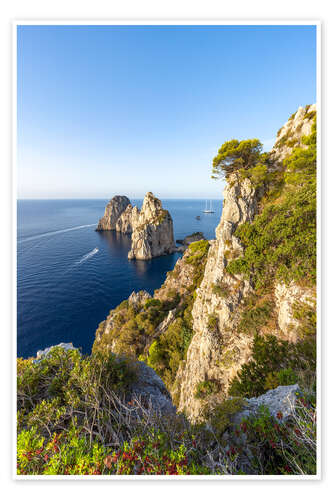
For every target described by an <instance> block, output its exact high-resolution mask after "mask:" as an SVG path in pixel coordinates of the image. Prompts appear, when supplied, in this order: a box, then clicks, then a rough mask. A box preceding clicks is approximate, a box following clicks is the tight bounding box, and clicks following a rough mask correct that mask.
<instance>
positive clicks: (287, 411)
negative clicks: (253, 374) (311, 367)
mask: <svg viewBox="0 0 333 500" xmlns="http://www.w3.org/2000/svg"><path fill="white" fill-rule="evenodd" d="M300 392H301V390H300V388H299V385H298V384H295V385H280V386H279V387H277V388H276V389H271V390H270V391H267V392H265V394H262V395H261V396H258V397H257V398H250V399H245V401H246V406H245V408H244V409H243V410H242V411H241V412H239V413H236V414H235V415H233V417H232V422H233V423H234V424H240V423H241V421H242V420H243V419H245V418H248V417H250V416H254V415H256V414H257V413H258V410H259V408H260V407H261V406H262V405H264V406H266V407H267V408H268V410H269V412H270V414H271V415H272V417H275V418H276V415H277V414H278V413H281V415H282V418H281V419H282V420H286V419H288V418H289V417H290V416H291V415H293V413H294V411H295V405H296V400H297V395H298V394H300Z"/></svg>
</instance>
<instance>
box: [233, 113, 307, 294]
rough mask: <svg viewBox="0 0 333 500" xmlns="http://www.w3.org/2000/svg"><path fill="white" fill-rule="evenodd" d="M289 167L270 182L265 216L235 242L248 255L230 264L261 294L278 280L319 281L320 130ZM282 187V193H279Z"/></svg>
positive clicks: (270, 177)
mask: <svg viewBox="0 0 333 500" xmlns="http://www.w3.org/2000/svg"><path fill="white" fill-rule="evenodd" d="M302 142H303V143H304V144H305V145H307V148H301V147H297V148H295V149H294V150H293V152H292V154H291V155H290V156H289V157H288V158H286V160H285V161H284V171H283V172H282V174H281V172H280V171H278V172H273V173H270V174H268V175H267V178H266V183H267V187H266V194H265V197H264V199H263V202H262V212H261V213H260V215H258V216H257V217H255V219H254V221H253V223H251V224H249V223H246V224H242V225H240V226H239V227H238V229H237V231H236V236H237V237H238V238H239V239H240V241H241V243H242V244H243V245H244V247H245V251H244V255H243V256H241V257H239V258H238V259H235V260H233V261H231V262H230V263H229V264H228V268H227V269H228V271H229V272H230V273H231V274H236V275H238V274H243V275H245V276H246V277H247V278H250V277H251V279H252V281H253V283H254V285H255V287H256V288H257V289H265V288H269V286H270V285H271V284H272V283H274V282H275V279H278V280H283V281H285V282H286V283H290V282H291V281H292V280H295V281H297V282H300V281H301V282H302V283H303V284H308V285H313V284H314V283H315V279H316V125H315V123H314V125H313V129H312V133H311V135H310V136H309V137H304V138H303V140H302ZM277 185H278V187H279V189H278V191H277Z"/></svg>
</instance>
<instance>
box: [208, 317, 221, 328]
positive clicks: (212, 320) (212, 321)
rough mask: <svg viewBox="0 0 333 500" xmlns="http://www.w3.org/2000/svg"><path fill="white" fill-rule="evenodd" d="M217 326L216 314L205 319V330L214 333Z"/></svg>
mask: <svg viewBox="0 0 333 500" xmlns="http://www.w3.org/2000/svg"><path fill="white" fill-rule="evenodd" d="M218 325H219V318H218V317H217V316H216V314H210V315H209V316H208V319H207V328H208V330H209V331H210V332H215V331H216V330H217V328H218Z"/></svg>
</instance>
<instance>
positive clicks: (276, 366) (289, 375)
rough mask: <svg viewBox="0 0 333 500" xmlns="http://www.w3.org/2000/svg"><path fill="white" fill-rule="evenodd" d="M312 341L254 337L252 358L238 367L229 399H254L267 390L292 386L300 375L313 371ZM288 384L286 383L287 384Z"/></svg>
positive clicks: (314, 355)
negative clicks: (294, 341) (293, 341)
mask: <svg viewBox="0 0 333 500" xmlns="http://www.w3.org/2000/svg"><path fill="white" fill-rule="evenodd" d="M315 366H316V349H315V339H313V338H312V339H307V340H305V341H299V342H297V343H296V344H291V343H288V342H287V341H284V340H278V339H277V338H276V337H274V336H273V335H267V336H259V335H256V336H255V337H254V340H253V345H252V359H251V360H250V361H249V362H248V363H245V364H243V365H242V367H241V369H240V370H239V371H238V373H237V375H236V377H234V378H233V379H232V381H231V384H230V389H229V394H230V395H231V396H244V397H257V396H259V395H260V394H263V393H264V392H265V391H266V390H267V389H273V388H275V387H277V386H278V385H288V384H289V382H291V383H295V382H296V381H298V380H299V379H301V378H302V375H303V374H304V372H307V373H308V372H311V373H314V372H315ZM287 382H288V384H287Z"/></svg>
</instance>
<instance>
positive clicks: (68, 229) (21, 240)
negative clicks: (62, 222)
mask: <svg viewBox="0 0 333 500" xmlns="http://www.w3.org/2000/svg"><path fill="white" fill-rule="evenodd" d="M92 226H96V224H85V225H84V226H75V227H68V228H67V229H59V231H49V232H47V233H42V234H36V235H35V236H28V237H27V238H21V239H20V240H18V241H17V243H24V242H26V241H32V240H38V239H39V238H45V237H46V236H53V235H54V234H62V233H68V232H69V231H77V230H78V229H83V228H84V227H92Z"/></svg>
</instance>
